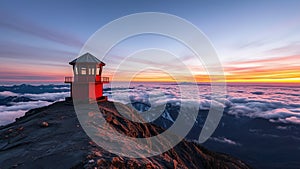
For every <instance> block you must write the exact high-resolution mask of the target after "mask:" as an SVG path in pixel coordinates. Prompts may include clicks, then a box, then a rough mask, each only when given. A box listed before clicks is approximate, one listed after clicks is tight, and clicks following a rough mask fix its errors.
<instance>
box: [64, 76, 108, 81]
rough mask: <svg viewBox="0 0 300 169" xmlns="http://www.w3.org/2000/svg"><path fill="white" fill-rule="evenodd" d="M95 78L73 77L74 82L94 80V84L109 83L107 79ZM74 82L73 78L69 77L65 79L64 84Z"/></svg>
mask: <svg viewBox="0 0 300 169" xmlns="http://www.w3.org/2000/svg"><path fill="white" fill-rule="evenodd" d="M94 77H95V76H92V77H90V76H78V77H75V81H77V82H80V81H82V82H93V80H95V82H100V83H109V77H101V78H94ZM73 82H74V78H73V77H71V76H68V77H65V83H73Z"/></svg>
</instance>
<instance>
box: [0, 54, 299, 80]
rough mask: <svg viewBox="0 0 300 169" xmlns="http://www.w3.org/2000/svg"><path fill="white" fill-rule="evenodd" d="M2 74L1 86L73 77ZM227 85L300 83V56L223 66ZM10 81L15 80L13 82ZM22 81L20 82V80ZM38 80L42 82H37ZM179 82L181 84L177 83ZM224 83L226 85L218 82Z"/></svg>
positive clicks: (36, 70) (67, 71) (43, 71)
mask: <svg viewBox="0 0 300 169" xmlns="http://www.w3.org/2000/svg"><path fill="white" fill-rule="evenodd" d="M1 69H3V70H6V71H1V73H2V74H5V75H6V77H7V79H5V78H2V79H1V81H2V82H6V81H7V82H28V83H30V82H64V77H66V76H73V72H72V69H71V67H70V66H69V65H67V64H66V66H60V67H58V68H56V69H53V67H51V66H47V65H37V66H35V67H29V68H24V65H23V66H21V65H16V66H15V67H11V66H9V65H8V64H7V65H1ZM223 69H224V74H225V79H226V80H225V82H227V83H300V55H294V56H283V57H276V58H268V59H260V60H250V61H239V62H237V61H235V62H230V63H226V64H223ZM121 73H122V76H121V77H122V78H119V79H114V80H115V81H120V82H121V81H133V82H193V81H196V82H199V83H201V82H204V83H209V82H211V80H210V76H209V75H207V74H205V73H203V74H195V75H194V77H185V76H184V75H182V76H178V77H180V78H177V80H175V79H174V78H172V77H171V76H169V75H167V74H166V73H162V72H159V71H150V72H145V73H139V74H137V75H136V76H135V77H134V78H133V79H130V77H127V76H126V72H125V71H124V72H121ZM103 76H108V77H109V78H110V79H112V77H113V71H112V70H110V69H105V67H104V70H103ZM11 77H16V78H15V79H12V78H11ZM18 77H19V78H18ZM36 77H38V78H39V79H35V78H36ZM178 79H179V80H178ZM219 82H224V81H219Z"/></svg>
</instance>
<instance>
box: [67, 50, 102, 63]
mask: <svg viewBox="0 0 300 169" xmlns="http://www.w3.org/2000/svg"><path fill="white" fill-rule="evenodd" d="M76 63H87V64H100V65H101V66H105V63H104V62H102V61H100V60H99V59H98V58H96V57H95V56H93V55H92V54H90V53H86V54H84V55H81V56H80V57H78V58H76V59H74V60H72V61H71V62H69V64H70V65H75V64H76Z"/></svg>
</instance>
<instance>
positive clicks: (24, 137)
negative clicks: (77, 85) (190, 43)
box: [0, 102, 250, 169]
mask: <svg viewBox="0 0 300 169" xmlns="http://www.w3.org/2000/svg"><path fill="white" fill-rule="evenodd" d="M123 106H124V108H126V106H125V105H123ZM103 107H105V109H102V108H103ZM100 109H101V110H102V113H104V114H106V115H109V117H111V118H107V119H106V120H107V122H108V123H109V124H110V125H111V126H112V127H113V128H115V129H116V130H117V131H120V132H123V133H124V134H126V135H139V136H144V137H145V136H149V134H151V135H153V134H154V135H155V134H158V132H159V131H162V130H164V129H163V128H161V127H158V126H156V125H155V124H149V123H148V124H143V123H135V122H132V121H129V120H128V119H124V118H123V116H121V114H120V113H119V112H118V111H117V110H116V109H115V107H114V104H113V102H102V103H101V104H100ZM127 109H128V108H127ZM112 119H114V120H112ZM128 144H129V143H128ZM127 146H128V145H126V144H125V145H124V148H126V147H127ZM0 154H1V155H0V164H1V166H0V168H1V169H6V168H28V169H31V168H56V169H60V168H61V169H65V168H95V167H98V168H113V167H114V168H146V167H148V168H220V169H221V168H222V169H223V168H227V169H235V168H236V169H237V168H245V169H247V168H250V167H249V166H248V165H247V164H245V163H244V162H242V161H241V160H238V159H236V158H233V157H230V156H229V155H225V154H221V153H215V152H212V151H209V150H207V149H205V148H204V147H202V146H201V145H199V144H196V143H194V142H189V141H186V140H182V141H181V142H180V143H179V144H178V145H177V146H175V147H174V148H172V149H170V150H169V151H167V152H165V153H163V154H161V155H157V156H153V157H150V158H139V159H130V158H126V157H120V156H116V155H114V154H111V153H109V152H107V151H106V150H104V149H102V148H101V147H98V146H97V145H95V143H94V142H92V141H91V140H90V138H89V137H88V136H87V135H86V134H85V132H84V131H83V129H82V128H81V126H80V124H79V122H78V120H77V117H76V114H75V111H74V108H73V105H72V104H70V103H68V102H57V103H54V104H52V105H50V106H46V107H42V108H38V109H33V110H30V111H28V112H27V113H26V114H25V116H23V117H21V118H18V119H17V120H16V122H14V123H11V124H9V125H6V126H4V127H1V128H0Z"/></svg>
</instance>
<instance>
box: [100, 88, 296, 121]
mask: <svg viewBox="0 0 300 169" xmlns="http://www.w3.org/2000/svg"><path fill="white" fill-rule="evenodd" d="M183 85H188V84H183ZM198 88H199V94H200V98H198V99H197V100H195V99H194V98H193V97H192V96H191V97H185V98H182V97H181V95H180V87H179V86H178V85H176V84H173V85H170V84H158V83H145V84H131V86H130V87H129V88H128V87H124V88H122V85H120V86H118V87H117V88H115V89H114V88H113V89H111V90H110V91H106V95H108V97H109V99H110V100H114V101H118V102H122V103H125V104H127V103H128V99H124V98H126V97H129V98H130V101H131V102H143V103H146V104H149V105H160V104H166V103H167V102H171V103H174V104H180V103H183V102H187V103H189V104H197V105H199V109H202V110H207V109H209V108H210V106H211V103H212V102H214V103H215V102H217V103H215V104H220V105H221V106H223V107H224V108H226V113H228V114H232V115H236V116H248V117H251V118H257V117H260V118H265V119H269V121H270V122H283V123H295V124H300V86H274V85H270V86H268V85H237V84H235V85H233V84H232V85H228V86H227V94H226V96H225V97H223V98H216V97H214V98H215V99H213V100H212V99H211V98H212V95H211V87H210V85H198ZM189 92H190V93H192V92H194V91H189Z"/></svg>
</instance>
